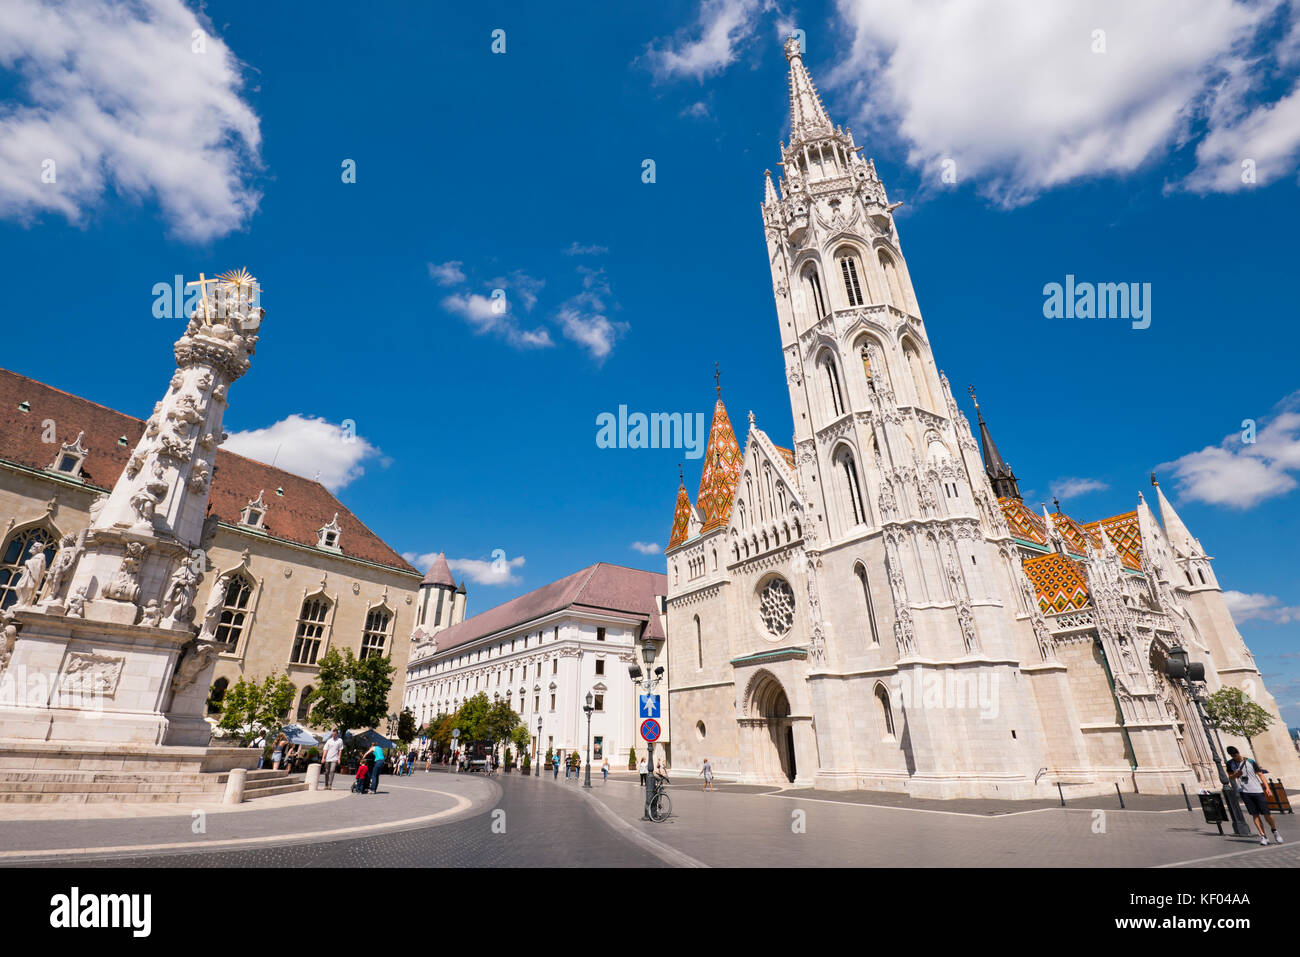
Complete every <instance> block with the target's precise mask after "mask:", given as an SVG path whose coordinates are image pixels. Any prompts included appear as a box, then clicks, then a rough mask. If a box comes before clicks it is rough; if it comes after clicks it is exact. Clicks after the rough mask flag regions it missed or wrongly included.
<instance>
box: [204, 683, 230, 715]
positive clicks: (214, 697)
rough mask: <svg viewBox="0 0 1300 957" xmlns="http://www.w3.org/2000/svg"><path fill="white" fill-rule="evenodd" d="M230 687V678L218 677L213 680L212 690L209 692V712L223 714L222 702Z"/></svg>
mask: <svg viewBox="0 0 1300 957" xmlns="http://www.w3.org/2000/svg"><path fill="white" fill-rule="evenodd" d="M229 687H230V680H229V679H228V678H218V679H217V680H216V681H214V682H212V691H211V692H210V693H209V694H208V714H221V702H223V701H225V700H226V689H227V688H229Z"/></svg>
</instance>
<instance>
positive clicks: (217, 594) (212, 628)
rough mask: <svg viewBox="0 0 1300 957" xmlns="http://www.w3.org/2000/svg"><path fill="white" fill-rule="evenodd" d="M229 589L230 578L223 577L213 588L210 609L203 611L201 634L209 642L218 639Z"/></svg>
mask: <svg viewBox="0 0 1300 957" xmlns="http://www.w3.org/2000/svg"><path fill="white" fill-rule="evenodd" d="M229 587H230V576H229V575H222V576H221V577H220V578H218V579H217V582H216V584H215V585H213V586H212V593H211V594H210V595H209V596H208V607H207V608H206V609H204V611H203V631H202V632H201V635H202V637H203V638H204V639H206V640H208V641H211V640H212V639H213V638H215V637H216V634H217V625H219V624H221V608H222V606H223V605H225V603H226V590H227V589H228V588H229Z"/></svg>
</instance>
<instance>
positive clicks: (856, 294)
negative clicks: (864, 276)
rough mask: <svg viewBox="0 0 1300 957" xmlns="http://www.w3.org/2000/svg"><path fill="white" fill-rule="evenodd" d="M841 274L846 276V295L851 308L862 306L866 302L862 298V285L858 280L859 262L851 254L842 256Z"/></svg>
mask: <svg viewBox="0 0 1300 957" xmlns="http://www.w3.org/2000/svg"><path fill="white" fill-rule="evenodd" d="M840 272H841V273H842V274H843V276H844V294H845V295H846V296H847V297H848V300H849V305H850V306H860V305H862V304H863V302H864V301H865V300H864V299H863V298H862V284H861V282H860V280H859V279H858V272H859V270H858V260H857V257H855V256H854V255H852V254H851V253H843V254H841V255H840Z"/></svg>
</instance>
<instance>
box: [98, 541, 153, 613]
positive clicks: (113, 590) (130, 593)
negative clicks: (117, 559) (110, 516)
mask: <svg viewBox="0 0 1300 957" xmlns="http://www.w3.org/2000/svg"><path fill="white" fill-rule="evenodd" d="M143 560H144V545H143V544H141V543H140V542H128V543H127V546H126V555H124V556H123V557H122V564H121V565H119V566H118V568H117V573H116V574H115V575H114V576H113V580H112V581H110V582H109V583H108V584H107V585H106V586H104V592H103V595H104V597H105V598H110V599H112V600H113V601H129V602H131V603H132V604H134V603H135V602H136V601H138V600H139V599H140V562H141V561H143Z"/></svg>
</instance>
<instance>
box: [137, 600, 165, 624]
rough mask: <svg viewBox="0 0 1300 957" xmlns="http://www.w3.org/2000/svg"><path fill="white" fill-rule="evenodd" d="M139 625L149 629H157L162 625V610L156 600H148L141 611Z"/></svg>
mask: <svg viewBox="0 0 1300 957" xmlns="http://www.w3.org/2000/svg"><path fill="white" fill-rule="evenodd" d="M140 624H142V625H147V626H148V627H150V628H157V627H159V626H160V625H161V624H162V608H160V607H159V606H158V599H157V598H150V599H149V601H148V602H147V603H146V604H145V606H144V608H143V609H142V610H141V612H140Z"/></svg>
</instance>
